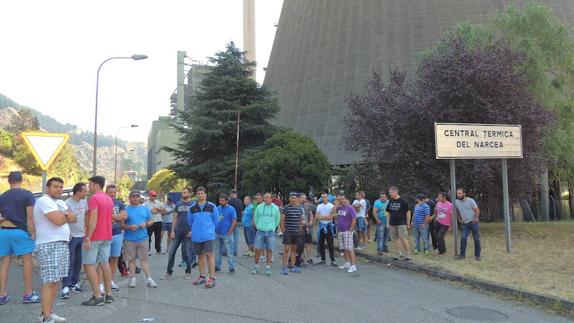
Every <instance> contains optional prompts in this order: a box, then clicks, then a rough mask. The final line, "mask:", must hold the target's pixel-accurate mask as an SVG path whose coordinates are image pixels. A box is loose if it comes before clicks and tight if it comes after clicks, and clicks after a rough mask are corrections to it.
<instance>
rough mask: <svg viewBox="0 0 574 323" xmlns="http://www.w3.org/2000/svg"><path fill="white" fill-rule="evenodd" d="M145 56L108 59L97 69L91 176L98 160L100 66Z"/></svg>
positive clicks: (95, 169)
mask: <svg viewBox="0 0 574 323" xmlns="http://www.w3.org/2000/svg"><path fill="white" fill-rule="evenodd" d="M146 58H147V55H141V54H134V55H132V56H117V57H110V58H108V59H106V60H105V61H103V62H102V64H100V67H98V73H97V76H96V109H95V110H96V111H95V117H94V156H93V161H92V163H93V165H92V176H95V175H96V172H97V166H96V162H97V158H98V89H99V87H100V70H101V69H102V66H103V65H104V64H105V63H106V62H108V61H111V60H113V59H133V60H134V61H139V60H142V59H146Z"/></svg>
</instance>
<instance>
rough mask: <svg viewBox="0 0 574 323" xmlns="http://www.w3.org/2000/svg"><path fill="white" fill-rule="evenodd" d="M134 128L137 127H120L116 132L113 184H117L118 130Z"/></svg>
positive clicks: (134, 125) (135, 125) (133, 125)
mask: <svg viewBox="0 0 574 323" xmlns="http://www.w3.org/2000/svg"><path fill="white" fill-rule="evenodd" d="M136 127H138V125H137V124H132V125H129V126H125V127H120V128H118V130H117V131H116V146H115V151H114V184H118V134H119V133H120V130H122V129H128V128H136Z"/></svg>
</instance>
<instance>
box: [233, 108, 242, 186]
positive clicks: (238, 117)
mask: <svg viewBox="0 0 574 323" xmlns="http://www.w3.org/2000/svg"><path fill="white" fill-rule="evenodd" d="M240 115H241V111H239V110H237V137H236V140H237V141H236V143H235V187H234V189H235V190H237V172H238V169H239V122H240Z"/></svg>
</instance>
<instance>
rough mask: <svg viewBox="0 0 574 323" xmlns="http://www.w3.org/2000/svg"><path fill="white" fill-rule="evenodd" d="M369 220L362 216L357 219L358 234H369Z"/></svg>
mask: <svg viewBox="0 0 574 323" xmlns="http://www.w3.org/2000/svg"><path fill="white" fill-rule="evenodd" d="M367 230H368V227H367V219H366V218H365V217H362V216H358V217H357V232H367Z"/></svg>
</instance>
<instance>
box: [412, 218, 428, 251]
mask: <svg viewBox="0 0 574 323" xmlns="http://www.w3.org/2000/svg"><path fill="white" fill-rule="evenodd" d="M413 235H414V236H415V249H416V250H421V237H422V238H423V241H424V244H425V245H424V247H425V249H424V250H430V242H429V225H428V223H425V224H424V225H423V226H422V227H421V225H416V224H413Z"/></svg>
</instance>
